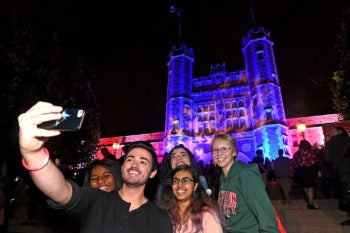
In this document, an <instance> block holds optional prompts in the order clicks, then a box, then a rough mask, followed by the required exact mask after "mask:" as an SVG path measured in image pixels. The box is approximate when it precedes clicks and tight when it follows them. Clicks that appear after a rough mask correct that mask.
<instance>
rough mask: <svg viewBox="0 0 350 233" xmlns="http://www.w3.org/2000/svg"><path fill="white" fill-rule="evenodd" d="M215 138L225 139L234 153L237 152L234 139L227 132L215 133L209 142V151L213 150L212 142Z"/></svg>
mask: <svg viewBox="0 0 350 233" xmlns="http://www.w3.org/2000/svg"><path fill="white" fill-rule="evenodd" d="M216 139H222V140H225V141H227V142H228V143H229V145H230V147H231V149H232V150H233V151H234V152H235V153H236V154H237V153H238V150H237V143H236V140H235V139H234V138H233V137H232V136H231V135H228V134H217V135H215V137H214V138H213V140H212V141H211V144H210V151H213V143H214V141H215V140H216Z"/></svg>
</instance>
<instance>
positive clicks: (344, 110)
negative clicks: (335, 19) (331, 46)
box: [331, 3, 350, 120]
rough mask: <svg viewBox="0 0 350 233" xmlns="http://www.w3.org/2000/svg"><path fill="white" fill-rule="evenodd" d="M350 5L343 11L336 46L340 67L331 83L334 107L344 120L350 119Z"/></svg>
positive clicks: (347, 4)
mask: <svg viewBox="0 0 350 233" xmlns="http://www.w3.org/2000/svg"><path fill="white" fill-rule="evenodd" d="M349 27H350V5H349V3H346V5H345V7H344V8H343V12H342V20H341V23H340V33H339V35H338V37H337V44H336V48H337V51H338V54H339V68H338V71H336V72H334V76H333V82H332V85H331V90H332V101H333V108H334V110H335V111H337V112H339V113H340V114H341V115H342V116H343V119H344V120H350V35H349V33H350V28H349Z"/></svg>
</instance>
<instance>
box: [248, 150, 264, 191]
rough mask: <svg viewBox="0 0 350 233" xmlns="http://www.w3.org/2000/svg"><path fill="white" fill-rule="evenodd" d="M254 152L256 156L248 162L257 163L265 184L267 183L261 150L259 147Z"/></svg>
mask: <svg viewBox="0 0 350 233" xmlns="http://www.w3.org/2000/svg"><path fill="white" fill-rule="evenodd" d="M255 154H256V156H255V157H254V158H253V160H252V161H251V162H250V164H252V163H256V164H257V165H258V167H259V171H260V174H261V177H262V179H263V181H264V184H265V186H266V184H267V172H266V169H265V167H264V155H263V151H262V150H261V149H258V150H256V152H255Z"/></svg>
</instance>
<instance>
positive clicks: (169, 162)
mask: <svg viewBox="0 0 350 233" xmlns="http://www.w3.org/2000/svg"><path fill="white" fill-rule="evenodd" d="M180 165H189V166H191V167H193V168H194V169H196V170H197V172H198V173H199V179H200V182H201V184H202V186H203V188H204V190H205V191H206V193H207V195H208V196H210V195H211V193H212V191H211V189H210V188H209V187H208V183H207V180H206V178H205V177H204V176H203V174H202V172H203V171H202V170H201V167H200V166H199V164H198V162H197V161H196V158H195V157H194V155H193V154H192V152H191V151H190V150H189V149H188V148H187V147H185V146H184V145H183V144H179V145H177V146H175V147H173V148H172V149H171V150H170V152H169V153H167V154H165V155H164V158H163V161H162V163H161V164H160V168H159V182H158V183H159V187H158V191H157V199H158V198H159V197H160V195H161V193H162V192H163V189H164V187H163V186H164V184H165V183H166V182H167V181H168V179H169V177H170V176H171V174H172V172H173V170H174V169H175V168H176V167H178V166H180Z"/></svg>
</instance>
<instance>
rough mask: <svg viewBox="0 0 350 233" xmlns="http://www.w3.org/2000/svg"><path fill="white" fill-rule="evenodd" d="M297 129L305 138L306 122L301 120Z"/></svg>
mask: <svg viewBox="0 0 350 233" xmlns="http://www.w3.org/2000/svg"><path fill="white" fill-rule="evenodd" d="M297 129H298V132H299V133H301V135H303V139H305V131H306V124H305V123H300V122H299V123H298V124H297Z"/></svg>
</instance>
